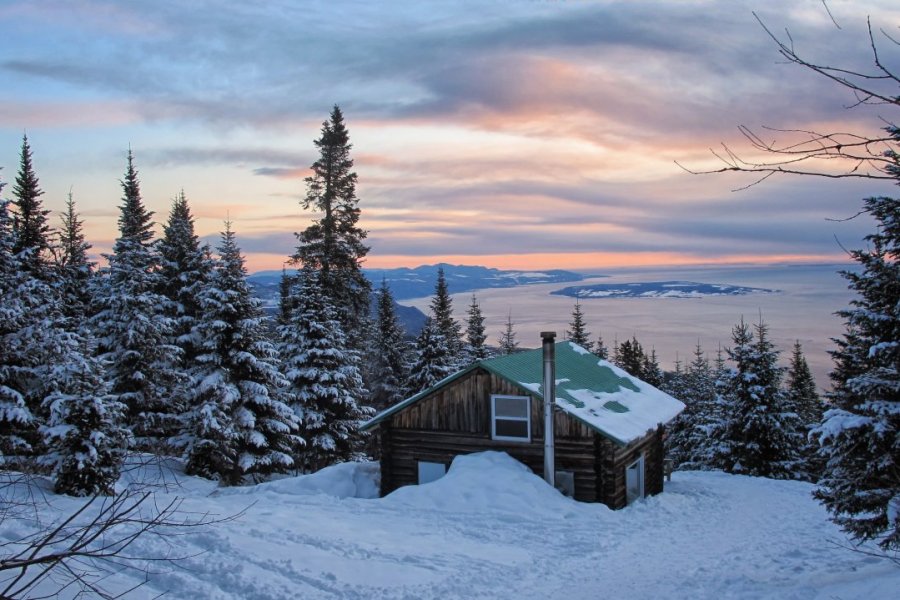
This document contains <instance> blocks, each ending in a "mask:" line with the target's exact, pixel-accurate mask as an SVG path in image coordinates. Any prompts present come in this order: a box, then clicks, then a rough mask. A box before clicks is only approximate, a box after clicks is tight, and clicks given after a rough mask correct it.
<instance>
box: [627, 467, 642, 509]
mask: <svg viewBox="0 0 900 600" xmlns="http://www.w3.org/2000/svg"><path fill="white" fill-rule="evenodd" d="M635 466H637V473H638V477H639V483H640V494H639V495H638V497H637V498H633V499H632V500H631V502H629V501H628V471H629V470H631V468H632V467H635ZM645 478H646V471H645V465H644V455H643V454H641V455H640V456H639V457H638V459H637V460H636V461H634V462H633V463H631V464H630V465H628V466H627V467H625V504H626V505H627V506H628V505H631V504H633V503H634V502H637V501H638V500H640V499H642V498H643V497H644V479H645Z"/></svg>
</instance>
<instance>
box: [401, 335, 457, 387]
mask: <svg viewBox="0 0 900 600" xmlns="http://www.w3.org/2000/svg"><path fill="white" fill-rule="evenodd" d="M454 368H455V367H454V363H453V361H452V359H451V357H450V352H449V350H448V349H447V342H446V340H445V338H444V335H443V333H441V331H440V329H439V328H438V327H437V325H436V324H435V322H434V319H432V318H431V317H427V318H426V319H425V325H424V326H423V327H422V331H421V332H419V336H418V337H417V338H416V345H415V358H414V360H413V364H412V367H410V370H409V379H408V380H407V384H406V390H407V395H408V396H412V395H414V394H418V393H419V392H421V391H423V390H426V389H428V388H430V387H431V386H433V385H434V384H436V383H437V382H439V381H440V380H442V379H444V378H445V377H447V376H449V375H451V374H452V373H453V371H454Z"/></svg>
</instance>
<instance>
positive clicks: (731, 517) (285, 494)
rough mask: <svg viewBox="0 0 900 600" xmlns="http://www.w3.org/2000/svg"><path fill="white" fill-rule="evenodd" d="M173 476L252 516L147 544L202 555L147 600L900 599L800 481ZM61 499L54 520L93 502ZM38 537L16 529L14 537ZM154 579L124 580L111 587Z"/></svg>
mask: <svg viewBox="0 0 900 600" xmlns="http://www.w3.org/2000/svg"><path fill="white" fill-rule="evenodd" d="M166 469H167V468H166ZM151 471H152V469H150V468H143V469H140V470H138V471H136V472H134V473H131V474H130V475H129V477H128V478H125V479H123V483H126V484H127V479H146V478H147V476H148V475H152V473H151ZM162 475H163V477H162V480H165V481H166V482H167V483H166V485H165V486H164V487H163V488H158V491H157V492H156V494H157V496H158V498H157V502H162V501H165V500H168V499H171V498H174V497H176V496H178V497H182V498H184V502H183V504H182V505H181V510H183V511H186V512H193V513H207V512H209V513H212V514H216V515H221V516H227V515H234V514H236V513H240V512H241V511H244V512H243V514H242V515H241V516H240V517H239V518H237V519H235V520H233V521H230V522H225V523H221V524H218V525H215V526H210V527H206V528H202V529H193V530H187V533H186V534H185V535H181V536H178V537H169V538H160V537H156V536H142V537H141V538H139V539H138V541H137V542H136V543H135V546H133V547H132V548H131V549H130V550H131V552H132V553H133V554H143V555H163V554H168V555H173V554H174V555H180V556H188V557H189V558H185V559H184V560H182V561H180V562H179V563H178V566H175V567H172V566H165V565H158V566H155V567H154V568H153V569H154V571H155V572H154V574H153V575H152V576H151V579H150V581H149V582H148V583H147V584H146V585H144V586H143V587H141V588H140V589H139V590H137V591H136V592H134V593H133V594H132V596H131V597H136V598H153V597H156V596H157V595H158V594H161V593H166V595H165V596H164V597H166V598H185V599H199V598H217V599H232V598H233V599H291V600H293V599H317V598H331V599H333V598H358V599H368V598H395V599H431V598H433V599H441V600H447V599H451V598H466V599H469V598H491V599H498V598H500V599H502V598H510V599H516V600H521V599H528V598H535V599H538V598H540V599H544V598H564V599H566V600H575V599H580V598H624V599H628V598H654V599H656V598H748V599H749V598H754V599H755V598H796V599H810V598H821V599H829V600H831V599H852V598H865V599H866V600H877V599H881V598H885V599H887V598H897V597H898V590H900V567H898V566H897V565H895V564H894V563H892V562H890V561H887V560H884V559H877V558H872V557H868V556H865V555H863V554H861V553H855V552H850V551H848V550H846V549H843V548H841V547H839V546H838V545H836V542H837V543H845V542H844V538H843V537H842V535H841V533H840V532H839V530H838V529H837V528H836V527H835V526H834V525H832V524H831V523H830V522H829V521H828V519H827V517H826V514H825V511H824V510H823V509H822V508H821V507H820V506H819V505H818V504H817V503H816V502H815V501H813V500H812V499H811V498H810V492H811V490H812V486H811V485H809V484H805V483H799V482H786V481H772V480H767V479H758V478H751V477H743V476H735V475H726V474H722V473H706V472H677V473H675V475H674V477H673V480H672V482H671V483H668V484H667V486H666V491H665V493H664V494H662V495H659V496H656V497H653V498H648V499H646V500H644V501H642V502H639V503H637V504H635V505H632V506H631V507H629V508H627V509H625V510H621V511H617V512H613V511H610V510H608V509H607V508H606V507H604V506H601V505H592V504H582V503H577V502H574V501H572V500H570V499H568V498H565V497H563V496H561V495H560V494H558V493H557V492H556V491H555V490H553V489H551V488H549V487H548V486H547V485H546V484H545V483H544V482H543V481H542V480H541V479H540V478H538V477H536V476H535V475H533V474H532V473H531V472H530V471H528V470H527V468H525V467H524V466H523V465H521V464H520V463H518V462H516V461H514V460H513V459H511V458H509V457H508V456H507V455H505V454H499V453H484V454H479V455H471V456H465V457H460V458H458V459H457V460H456V461H455V462H454V463H453V466H452V467H451V468H450V470H449V471H448V473H447V475H446V476H445V477H444V478H442V479H440V480H438V481H435V482H433V483H431V484H428V485H423V486H410V487H406V488H402V489H400V490H398V491H396V492H395V493H393V494H391V495H390V496H388V497H387V498H383V499H378V498H377V484H376V480H377V476H378V472H377V465H375V464H371V463H355V464H344V465H337V466H335V467H331V468H328V469H325V470H323V471H321V472H319V473H316V474H314V475H308V476H303V477H293V478H286V479H281V480H278V481H273V482H270V483H265V484H261V485H257V486H254V487H246V488H230V489H222V488H217V487H216V486H215V484H213V483H210V482H207V481H204V480H200V479H195V478H191V477H185V476H184V475H179V474H178V473H177V472H175V473H171V472H163V473H162ZM155 479H156V481H157V483H159V481H160V479H159V478H155ZM48 498H49V500H50V502H51V505H52V506H53V507H55V508H53V509H51V508H44V509H43V510H42V516H43V518H45V519H46V518H49V517H51V516H52V515H53V514H55V513H54V512H53V511H54V510H59V511H61V513H60V514H62V513H65V512H66V511H69V510H72V509H73V508H75V507H77V506H79V503H80V501H78V500H76V499H71V498H60V497H55V496H52V495H50V496H49V497H48ZM28 531H29V525H28V523H27V522H26V521H22V520H16V519H11V518H7V519H5V520H3V522H2V525H0V541H3V540H10V539H14V538H17V537H20V536H22V535H24V534H25V533H27V532H28ZM183 533H184V532H183ZM139 582H140V578H139V575H138V574H135V573H126V572H123V573H119V574H117V575H115V576H113V577H111V578H110V579H109V580H107V581H106V582H105V585H106V587H107V588H110V589H124V588H125V587H127V586H129V585H134V584H136V583H139ZM45 589H46V588H45Z"/></svg>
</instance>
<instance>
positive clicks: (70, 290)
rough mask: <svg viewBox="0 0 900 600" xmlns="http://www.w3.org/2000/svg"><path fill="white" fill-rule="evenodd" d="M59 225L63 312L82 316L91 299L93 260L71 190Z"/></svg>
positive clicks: (73, 316) (76, 318)
mask: <svg viewBox="0 0 900 600" xmlns="http://www.w3.org/2000/svg"><path fill="white" fill-rule="evenodd" d="M61 219H62V229H61V230H60V235H59V256H58V267H59V270H60V278H61V286H60V287H61V290H60V294H61V296H62V299H63V305H64V311H65V313H66V316H67V317H69V318H71V319H75V320H81V319H82V318H84V317H85V315H86V314H87V307H88V304H89V303H90V280H91V276H92V275H93V268H94V264H93V263H92V262H90V260H89V259H88V250H90V249H91V245H90V244H89V243H87V241H85V238H84V222H83V221H82V220H81V219H80V218H79V216H78V213H77V212H76V210H75V200H74V198H73V197H72V192H71V191H70V192H69V196H68V198H67V200H66V211H65V212H64V213H62V215H61Z"/></svg>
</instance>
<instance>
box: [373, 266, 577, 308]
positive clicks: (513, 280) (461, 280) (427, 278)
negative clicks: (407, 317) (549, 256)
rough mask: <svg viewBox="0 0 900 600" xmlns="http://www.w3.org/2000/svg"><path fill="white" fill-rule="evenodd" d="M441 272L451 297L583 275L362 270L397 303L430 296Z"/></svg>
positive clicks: (464, 269)
mask: <svg viewBox="0 0 900 600" xmlns="http://www.w3.org/2000/svg"><path fill="white" fill-rule="evenodd" d="M440 268H443V269H444V278H445V279H446V280H447V289H449V291H450V293H451V294H458V293H461V292H470V291H472V290H480V289H485V288H508V287H515V286H518V285H530V284H536V283H566V282H570V281H582V280H583V279H584V277H585V276H584V275H581V274H579V273H573V272H571V271H562V270H559V269H552V270H548V271H502V270H500V269H491V268H488V267H478V266H469V265H449V264H446V263H441V264H437V265H422V266H421V267H416V268H414V269H409V268H399V269H365V271H364V272H365V274H366V277H368V278H369V281H371V282H372V286H373V287H375V288H377V287H378V286H379V285H381V280H382V278H384V279H385V280H386V281H387V283H388V285H389V286H390V288H391V291H392V292H393V293H394V297H395V298H396V299H397V300H404V299H406V298H422V297H425V296H430V295H432V294H433V293H434V285H435V283H436V282H437V273H438V269H440Z"/></svg>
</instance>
